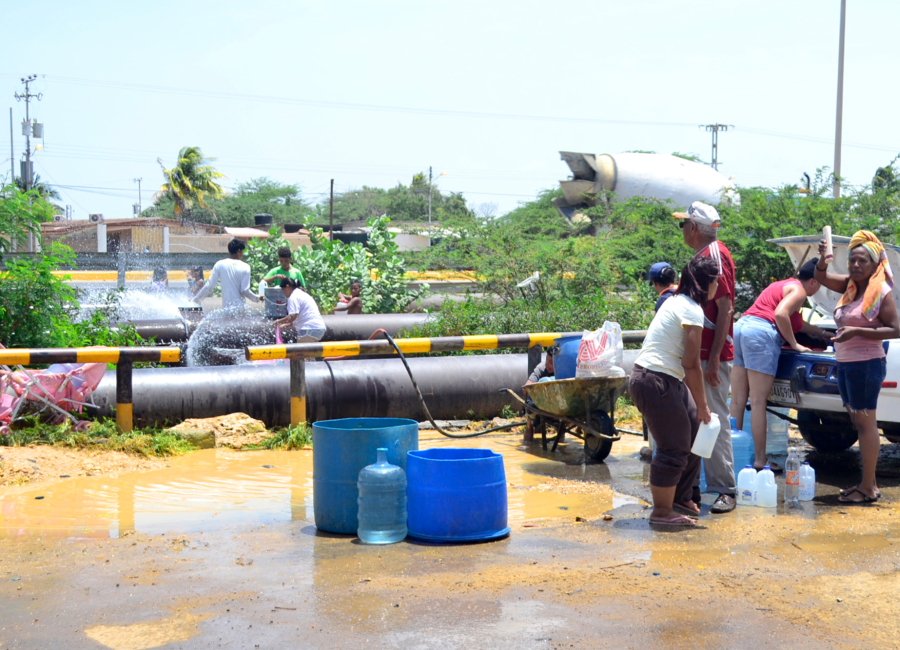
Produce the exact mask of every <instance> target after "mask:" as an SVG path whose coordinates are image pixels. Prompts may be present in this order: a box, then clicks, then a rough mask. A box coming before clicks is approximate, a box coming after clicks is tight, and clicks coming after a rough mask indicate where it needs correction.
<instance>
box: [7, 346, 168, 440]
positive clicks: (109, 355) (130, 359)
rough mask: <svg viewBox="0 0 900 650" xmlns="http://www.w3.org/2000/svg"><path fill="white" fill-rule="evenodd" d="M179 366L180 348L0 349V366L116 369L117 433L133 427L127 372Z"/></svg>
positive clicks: (129, 374) (132, 409)
mask: <svg viewBox="0 0 900 650" xmlns="http://www.w3.org/2000/svg"><path fill="white" fill-rule="evenodd" d="M138 361H150V362H157V363H179V362H180V361H181V348H177V347H165V348H164V347H139V348H106V347H92V348H30V349H29V348H4V349H0V365H5V366H12V365H19V366H36V365H44V364H51V363H113V364H115V366H116V425H117V426H118V427H119V430H120V431H131V430H132V429H133V428H134V402H133V396H132V389H131V386H132V383H131V373H132V370H133V368H134V363H135V362H138Z"/></svg>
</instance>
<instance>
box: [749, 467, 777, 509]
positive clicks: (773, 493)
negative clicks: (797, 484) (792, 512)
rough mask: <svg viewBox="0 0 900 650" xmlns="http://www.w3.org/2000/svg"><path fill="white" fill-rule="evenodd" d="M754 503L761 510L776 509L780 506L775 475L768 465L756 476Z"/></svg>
mask: <svg viewBox="0 0 900 650" xmlns="http://www.w3.org/2000/svg"><path fill="white" fill-rule="evenodd" d="M753 503H754V505H757V506H759V507H760V508H774V507H775V506H777V505H778V485H777V484H776V483H775V473H774V472H773V471H772V468H771V467H769V466H768V465H766V466H765V467H763V468H762V470H760V472H759V473H758V474H757V475H756V492H755V493H754V495H753Z"/></svg>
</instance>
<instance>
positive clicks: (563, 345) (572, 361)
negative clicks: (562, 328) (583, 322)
mask: <svg viewBox="0 0 900 650" xmlns="http://www.w3.org/2000/svg"><path fill="white" fill-rule="evenodd" d="M556 344H557V345H558V346H559V352H558V353H557V354H556V357H555V358H554V359H553V362H554V367H555V368H556V378H557V379H572V377H574V376H575V367H576V365H577V364H578V348H580V347H581V337H580V336H561V337H559V338H558V339H556Z"/></svg>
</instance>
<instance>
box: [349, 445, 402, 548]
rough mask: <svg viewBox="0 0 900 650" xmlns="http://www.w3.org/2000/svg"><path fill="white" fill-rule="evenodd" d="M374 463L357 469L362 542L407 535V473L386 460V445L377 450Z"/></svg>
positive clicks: (381, 541)
mask: <svg viewBox="0 0 900 650" xmlns="http://www.w3.org/2000/svg"><path fill="white" fill-rule="evenodd" d="M376 454H377V459H376V461H375V463H374V464H372V465H366V466H365V467H363V468H362V469H361V470H360V471H359V479H358V480H357V486H358V489H359V512H358V518H359V528H358V529H357V535H358V536H359V540H360V541H361V542H363V543H365V544H393V543H395V542H399V541H401V540H402V539H404V538H405V537H406V473H405V472H404V471H403V468H402V467H398V466H397V465H391V464H390V463H389V462H388V461H387V448H386V447H379V448H378V449H377V450H376Z"/></svg>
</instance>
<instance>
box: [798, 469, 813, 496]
mask: <svg viewBox="0 0 900 650" xmlns="http://www.w3.org/2000/svg"><path fill="white" fill-rule="evenodd" d="M815 498H816V470H814V469H813V467H812V465H810V464H809V463H803V464H802V465H801V466H800V500H801V501H812V500H813V499H815Z"/></svg>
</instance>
